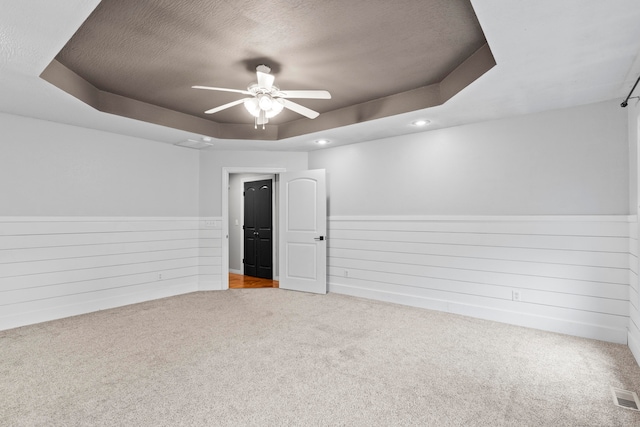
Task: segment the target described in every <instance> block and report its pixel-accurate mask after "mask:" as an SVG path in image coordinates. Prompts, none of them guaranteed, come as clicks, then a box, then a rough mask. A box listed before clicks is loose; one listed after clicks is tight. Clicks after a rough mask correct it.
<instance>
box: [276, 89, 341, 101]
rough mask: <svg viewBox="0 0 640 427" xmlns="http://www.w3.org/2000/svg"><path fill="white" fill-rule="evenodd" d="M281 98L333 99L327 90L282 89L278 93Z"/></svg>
mask: <svg viewBox="0 0 640 427" xmlns="http://www.w3.org/2000/svg"><path fill="white" fill-rule="evenodd" d="M276 96H278V97H280V98H306V99H331V94H330V93H329V92H327V91H326V90H281V91H280V92H278V94H277V95H276Z"/></svg>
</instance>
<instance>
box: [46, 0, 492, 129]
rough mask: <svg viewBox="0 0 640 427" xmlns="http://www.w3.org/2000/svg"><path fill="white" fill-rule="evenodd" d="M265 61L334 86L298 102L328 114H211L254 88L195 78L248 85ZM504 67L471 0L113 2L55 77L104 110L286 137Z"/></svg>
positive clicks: (51, 76) (451, 88)
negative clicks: (263, 124) (262, 126)
mask: <svg viewBox="0 0 640 427" xmlns="http://www.w3.org/2000/svg"><path fill="white" fill-rule="evenodd" d="M483 48H484V49H483ZM474 54H476V59H475V61H474V60H473V58H472V59H471V60H470V58H471V57H472V56H473V55H474ZM477 58H479V59H477ZM261 63H264V64H267V65H269V66H270V67H271V68H272V73H273V74H274V75H275V76H276V85H278V86H279V87H280V88H281V89H283V90H287V89H289V90H297V89H324V90H328V91H329V92H331V94H332V99H331V100H296V102H298V103H300V104H302V105H304V106H306V107H309V108H311V109H314V110H316V111H318V112H320V113H322V115H321V119H316V123H310V120H309V119H306V118H302V116H300V115H298V114H296V113H294V112H291V111H286V110H285V112H283V113H282V114H280V115H279V116H277V117H275V118H274V119H272V120H270V123H271V124H272V125H276V126H272V127H271V129H270V132H262V133H259V132H257V131H256V130H255V129H253V118H252V117H251V116H250V115H249V114H248V113H247V112H246V111H245V110H244V108H242V106H241V105H239V106H236V107H233V108H230V109H228V110H224V111H222V112H219V113H216V114H213V115H206V114H204V113H203V112H204V111H205V110H207V109H210V108H213V107H216V106H219V105H222V104H225V103H227V102H231V101H234V100H236V99H239V98H241V97H242V96H243V95H240V94H234V93H228V92H212V91H198V90H194V89H191V86H192V85H206V86H217V87H227V88H234V89H246V87H247V86H248V85H249V83H251V82H252V81H255V67H256V65H258V64H261ZM493 65H494V62H493V57H492V56H491V52H490V51H489V49H488V47H487V46H486V40H485V37H484V34H483V32H482V29H481V28H480V24H479V23H478V20H477V18H476V15H475V13H474V11H473V8H472V6H471V4H470V2H469V0H398V1H394V2H389V1H387V0H375V1H371V0H351V1H336V0H323V1H320V2H310V1H300V0H298V1H292V0H277V1H256V0H234V1H225V0H217V1H211V0H180V1H178V0H137V1H129V0H103V1H102V2H101V3H100V4H99V5H98V7H97V8H96V9H95V10H94V11H93V13H92V14H91V15H90V16H89V17H88V19H87V20H86V21H85V22H84V23H83V25H82V26H81V27H80V28H79V29H78V31H77V32H76V33H75V34H74V36H73V37H72V38H71V39H70V40H69V41H68V43H67V44H66V45H65V46H64V48H63V49H62V50H61V51H60V53H59V54H58V55H57V56H56V59H55V61H54V63H52V64H51V65H50V67H49V69H48V70H47V71H46V72H45V73H43V78H45V79H47V80H49V81H51V82H52V83H54V84H56V85H57V86H59V87H61V88H62V89H64V90H67V91H68V92H70V93H72V94H73V95H75V96H77V97H78V98H80V99H82V100H84V101H85V102H87V103H89V104H91V105H93V106H94V107H96V108H98V109H100V110H102V111H107V112H111V113H115V114H120V115H124V116H128V117H132V118H136V119H142V120H149V121H152V122H155V123H159V124H166V125H169V126H174V127H178V128H182V129H184V130H191V131H194V132H199V133H203V134H209V135H210V136H214V137H220V138H249V139H251V138H252V135H253V136H254V137H255V138H263V139H280V138H283V137H289V136H295V135H301V134H305V133H309V132H313V131H317V130H323V129H330V128H333V127H338V126H344V125H349V124H354V123H359V122H363V121H367V120H372V119H378V118H381V117H386V116H390V115H394V114H400V113H406V112H407V111H411V110H417V109H420V108H425V107H430V106H434V105H440V104H442V103H443V102H445V101H446V100H447V99H448V98H450V97H451V96H453V95H454V94H455V93H457V92H458V91H459V90H461V89H463V88H464V87H466V86H467V85H468V84H469V83H471V82H472V81H473V80H475V79H476V78H477V77H479V76H480V75H482V74H483V73H484V72H486V71H487V70H488V69H489V68H491V67H492V66H493ZM69 71H72V72H73V74H72V73H70V72H69ZM454 71H455V73H454ZM62 74H65V75H62ZM69 75H70V76H69ZM78 76H79V77H80V79H78V78H77V77H78ZM447 79H448V80H447ZM443 82H445V83H446V86H444V87H443V86H442V84H444V83H443ZM87 83H88V84H87ZM90 88H95V89H96V91H95V93H91V90H90ZM104 93H107V94H111V95H117V97H114V96H110V97H106V96H103V94H104ZM132 100H133V101H139V102H131V101H132ZM376 100H377V101H376ZM149 105H151V106H155V107H162V108H163V109H166V110H169V111H162V114H154V111H155V112H156V113H157V112H158V110H157V109H156V110H153V109H151V108H150V106H149ZM171 112H178V113H182V114H171ZM329 112H332V113H333V114H327V113H329ZM186 116H188V117H186ZM193 118H199V119H205V120H207V121H210V122H213V125H212V126H207V124H204V123H203V122H202V121H198V120H194V119H193ZM291 122H296V123H293V124H292V123H291ZM227 124H231V125H232V126H225V125H227ZM283 124H287V126H284V127H283V126H281V125H283ZM214 125H215V126H214ZM242 125H244V126H242Z"/></svg>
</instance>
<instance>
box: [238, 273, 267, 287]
mask: <svg viewBox="0 0 640 427" xmlns="http://www.w3.org/2000/svg"><path fill="white" fill-rule="evenodd" d="M277 287H278V282H277V281H276V280H269V279H260V278H258V277H251V276H243V275H242V274H234V273H229V289H246V288H277Z"/></svg>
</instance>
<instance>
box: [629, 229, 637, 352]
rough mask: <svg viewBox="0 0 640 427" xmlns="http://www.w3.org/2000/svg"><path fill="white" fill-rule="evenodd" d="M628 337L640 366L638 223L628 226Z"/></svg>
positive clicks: (630, 346) (630, 347)
mask: <svg viewBox="0 0 640 427" xmlns="http://www.w3.org/2000/svg"><path fill="white" fill-rule="evenodd" d="M629 285H630V286H629V335H628V345H629V349H631V352H632V353H633V355H634V357H635V358H636V361H637V362H638V363H639V364H640V288H639V286H638V222H637V217H634V221H633V222H631V223H630V224H629Z"/></svg>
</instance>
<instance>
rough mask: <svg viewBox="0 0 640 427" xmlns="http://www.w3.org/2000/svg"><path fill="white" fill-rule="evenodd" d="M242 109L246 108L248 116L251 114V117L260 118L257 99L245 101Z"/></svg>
mask: <svg viewBox="0 0 640 427" xmlns="http://www.w3.org/2000/svg"><path fill="white" fill-rule="evenodd" d="M244 108H246V109H247V111H248V112H249V114H251V115H252V116H253V117H258V116H260V105H259V104H258V98H247V99H245V100H244Z"/></svg>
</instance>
